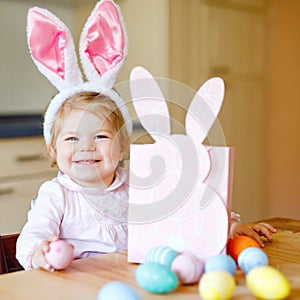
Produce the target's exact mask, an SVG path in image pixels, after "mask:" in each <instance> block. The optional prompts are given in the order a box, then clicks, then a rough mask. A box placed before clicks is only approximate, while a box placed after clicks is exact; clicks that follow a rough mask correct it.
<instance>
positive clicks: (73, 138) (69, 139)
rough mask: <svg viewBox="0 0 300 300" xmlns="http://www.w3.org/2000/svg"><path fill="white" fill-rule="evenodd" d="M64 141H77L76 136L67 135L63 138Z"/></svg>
mask: <svg viewBox="0 0 300 300" xmlns="http://www.w3.org/2000/svg"><path fill="white" fill-rule="evenodd" d="M65 141H71V142H74V141H78V138H77V137H76V136H69V137H67V138H65Z"/></svg>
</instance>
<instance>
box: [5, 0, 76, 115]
mask: <svg viewBox="0 0 300 300" xmlns="http://www.w3.org/2000/svg"><path fill="white" fill-rule="evenodd" d="M37 4H39V5H40V4H41V1H25V2H21V1H0V39H1V47H0V89H1V96H0V115H1V114H14V113H28V114H30V113H39V112H43V111H44V109H45V108H46V106H47V104H48V102H49V100H50V99H51V97H52V96H53V95H55V94H56V89H55V88H54V87H53V86H52V85H51V84H50V83H49V81H48V80H47V79H46V78H45V77H43V76H42V75H41V74H40V73H39V72H38V71H37V69H36V67H35V66H34V63H33V61H32V59H31V58H30V54H29V50H28V47H27V37H26V16H27V11H28V9H29V7H31V6H35V5H37ZM43 4H44V3H43ZM43 7H47V8H48V9H49V10H51V11H52V12H54V13H55V14H56V15H57V16H59V17H61V18H62V19H63V21H64V23H65V24H67V25H68V26H69V27H73V24H74V14H73V11H72V9H70V8H69V7H66V6H63V5H60V4H51V3H49V4H48V3H47V4H46V5H45V4H44V5H43Z"/></svg>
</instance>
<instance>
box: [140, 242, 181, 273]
mask: <svg viewBox="0 0 300 300" xmlns="http://www.w3.org/2000/svg"><path fill="white" fill-rule="evenodd" d="M177 255H178V253H177V252H176V251H175V250H173V249H172V248H170V247H168V246H157V247H154V248H152V249H151V250H150V251H149V252H148V253H147V255H146V258H145V261H146V262H153V263H159V264H161V265H163V266H165V267H167V268H170V267H171V264H172V262H173V260H174V259H175V257H176V256H177Z"/></svg>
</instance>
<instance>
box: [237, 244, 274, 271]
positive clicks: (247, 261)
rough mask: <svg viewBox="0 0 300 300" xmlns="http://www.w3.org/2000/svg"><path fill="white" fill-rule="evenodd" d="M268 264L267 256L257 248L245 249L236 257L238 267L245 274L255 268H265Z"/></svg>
mask: <svg viewBox="0 0 300 300" xmlns="http://www.w3.org/2000/svg"><path fill="white" fill-rule="evenodd" d="M268 264H269V259H268V256H267V254H266V253H265V252H264V251H263V250H262V249H259V248H253V247H250V248H246V249H244V250H243V251H242V252H241V253H240V255H239V257H238V265H239V267H240V268H241V270H242V271H243V272H244V273H245V274H247V273H248V272H249V271H251V270H252V269H254V268H256V267H259V266H267V265H268Z"/></svg>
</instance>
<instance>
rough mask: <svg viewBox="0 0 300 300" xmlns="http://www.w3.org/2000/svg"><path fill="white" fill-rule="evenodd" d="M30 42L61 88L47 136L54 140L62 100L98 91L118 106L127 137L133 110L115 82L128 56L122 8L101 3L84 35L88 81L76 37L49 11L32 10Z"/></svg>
mask: <svg viewBox="0 0 300 300" xmlns="http://www.w3.org/2000/svg"><path fill="white" fill-rule="evenodd" d="M27 35H28V45H29V48H30V52H31V56H32V59H33V61H34V63H35V64H36V66H37V67H38V69H39V71H40V72H41V73H42V74H43V75H45V76H46V77H47V78H48V79H49V81H50V82H51V83H52V84H53V85H54V86H55V87H56V88H57V89H58V90H59V91H60V92H59V93H58V94H57V95H56V96H55V97H54V98H53V99H52V101H51V102H50V104H49V106H48V108H47V111H46V113H45V118H44V138H45V141H46V144H49V142H50V139H51V136H50V132H51V128H52V124H53V120H54V117H55V115H56V113H57V112H58V110H59V109H60V107H61V106H62V105H63V103H64V102H65V101H66V100H67V99H69V98H71V97H72V96H74V95H75V94H77V93H82V92H96V93H101V94H103V95H105V96H107V97H109V98H110V99H112V100H113V101H114V102H115V103H116V105H117V107H118V108H119V110H120V112H121V114H122V116H123V119H124V122H125V127H126V130H127V133H128V135H129V136H130V135H131V132H132V121H131V117H130V114H129V111H128V108H127V106H126V104H125V102H124V100H123V99H122V98H121V97H120V95H119V94H118V93H117V92H116V91H114V90H113V89H112V88H113V85H114V83H115V80H116V77H117V75H118V73H119V71H120V68H121V67H122V66H123V64H124V61H125V59H126V56H127V51H128V48H127V44H128V42H127V32H126V28H125V24H124V22H123V19H122V14H121V12H120V9H119V7H118V6H117V5H116V4H115V3H114V2H113V1H112V0H101V1H99V2H98V3H97V4H96V6H95V8H94V10H93V11H92V13H91V15H90V16H89V18H88V20H87V22H86V24H85V26H84V29H83V31H82V34H81V38H80V56H81V62H82V67H83V69H84V72H85V75H86V78H87V82H83V78H82V74H81V72H80V69H79V67H78V62H77V56H76V52H75V48H74V43H73V40H72V36H71V34H70V32H69V30H68V28H67V27H66V26H65V24H64V23H63V22H61V21H60V20H59V19H58V18H57V17H56V16H55V15H53V14H52V13H51V12H49V11H48V10H46V9H42V8H37V7H34V8H31V9H30V10H29V12H28V17H27Z"/></svg>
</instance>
